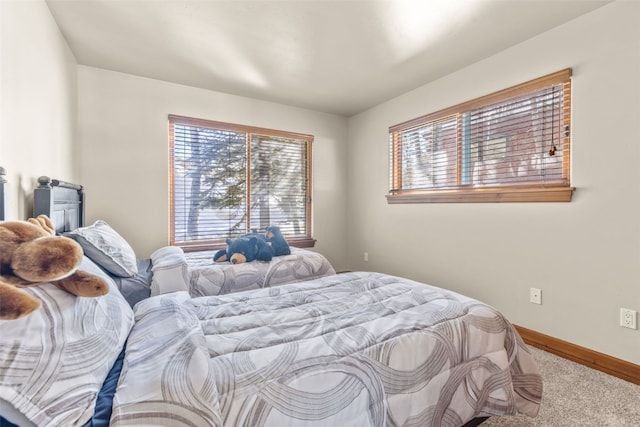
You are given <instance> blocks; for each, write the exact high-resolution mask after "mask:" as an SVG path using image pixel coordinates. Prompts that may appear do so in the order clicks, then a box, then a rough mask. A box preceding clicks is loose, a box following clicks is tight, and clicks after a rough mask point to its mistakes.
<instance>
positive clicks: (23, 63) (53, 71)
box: [0, 0, 78, 219]
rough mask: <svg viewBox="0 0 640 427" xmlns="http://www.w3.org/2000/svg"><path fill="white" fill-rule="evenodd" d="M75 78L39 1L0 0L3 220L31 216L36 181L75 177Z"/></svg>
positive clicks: (52, 23) (70, 57)
mask: <svg viewBox="0 0 640 427" xmlns="http://www.w3.org/2000/svg"><path fill="white" fill-rule="evenodd" d="M76 73H77V63H76V60H75V57H74V56H73V54H72V53H71V50H70V49H69V47H68V46H67V44H66V42H65V40H64V38H63V37H62V34H61V33H60V30H59V29H58V26H57V25H56V23H55V21H54V20H53V17H52V16H51V13H50V12H49V9H48V8H47V5H46V4H45V2H44V1H13V0H0V166H4V167H5V169H7V180H8V181H9V185H8V192H9V204H10V206H9V209H8V212H7V214H8V218H9V219H26V218H27V217H30V216H31V215H32V214H33V193H32V191H33V188H34V186H35V185H36V183H37V178H38V176H41V175H49V176H53V177H55V178H57V179H62V180H65V181H75V180H76V179H77V178H78V174H77V170H78V169H77V167H76V158H75V142H76V141H75V139H76V119H77V114H76V101H77V97H76V91H77V87H76Z"/></svg>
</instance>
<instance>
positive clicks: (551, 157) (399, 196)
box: [387, 69, 574, 203]
mask: <svg viewBox="0 0 640 427" xmlns="http://www.w3.org/2000/svg"><path fill="white" fill-rule="evenodd" d="M570 135H571V70H570V69H566V70H563V71H559V72H557V73H554V74H550V75H548V76H544V77H541V78H539V79H536V80H532V81H530V82H527V83H524V84H521V85H518V86H514V87H512V88H509V89H505V90H502V91H500V92H496V93H494V94H490V95H487V96H484V97H482V98H478V99H475V100H472V101H468V102H465V103H463V104H460V105H456V106H454V107H450V108H447V109H445V110H442V111H439V112H436V113H433V114H428V115H426V116H423V117H419V118H417V119H413V120H410V121H408V122H405V123H401V124H398V125H395V126H391V127H390V128H389V140H390V142H389V147H390V153H389V159H390V168H389V169H390V190H389V195H388V196H387V201H388V203H432V202H520V201H522V202H539V201H570V200H571V195H572V192H573V190H574V188H572V187H571V186H570V181H569V172H570V170H569V166H570V164H569V163H570V161H569V160H570V148H571V147H570V139H571V137H570Z"/></svg>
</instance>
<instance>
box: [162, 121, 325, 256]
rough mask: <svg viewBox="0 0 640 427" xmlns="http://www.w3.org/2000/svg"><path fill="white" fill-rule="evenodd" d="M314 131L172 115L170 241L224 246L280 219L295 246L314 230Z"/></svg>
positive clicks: (193, 246) (308, 243)
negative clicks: (312, 191) (312, 207)
mask: <svg viewBox="0 0 640 427" xmlns="http://www.w3.org/2000/svg"><path fill="white" fill-rule="evenodd" d="M312 142H313V136H311V135H304V134H297V133H292V132H285V131H277V130H271V129H262V128H254V127H250V126H243V125H235V124H230V123H221V122H215V121H209V120H202V119H193V118H188V117H181V116H174V115H170V116H169V145H170V150H169V151H170V169H171V173H170V178H171V180H170V194H171V207H170V210H171V212H170V213H171V230H170V244H172V245H178V246H182V247H184V248H185V249H189V248H191V249H205V248H215V247H219V246H221V245H222V244H223V243H224V242H225V240H226V239H227V238H236V237H239V236H241V235H243V234H245V233H248V232H249V231H251V230H258V231H263V230H264V229H265V227H267V226H269V225H276V226H278V227H280V230H281V231H282V232H283V234H284V236H285V237H286V238H287V240H288V241H289V243H290V244H291V245H294V246H313V243H314V240H313V239H312V238H311V144H312Z"/></svg>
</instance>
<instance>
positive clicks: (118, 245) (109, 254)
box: [65, 220, 138, 277]
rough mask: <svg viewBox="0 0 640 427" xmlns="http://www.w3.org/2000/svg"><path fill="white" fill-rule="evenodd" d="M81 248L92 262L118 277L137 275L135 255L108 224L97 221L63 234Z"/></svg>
mask: <svg viewBox="0 0 640 427" xmlns="http://www.w3.org/2000/svg"><path fill="white" fill-rule="evenodd" d="M65 236H67V237H70V238H72V239H73V240H75V241H76V242H78V243H79V244H80V246H82V249H83V250H84V253H85V255H86V256H88V257H89V258H91V260H92V261H93V262H95V263H96V264H98V265H99V266H100V267H102V268H104V269H105V270H107V271H108V272H109V273H111V274H113V275H115V276H119V277H132V276H135V275H136V273H138V266H137V264H136V254H135V252H134V251H133V249H132V248H131V246H130V245H129V243H127V241H126V240H124V239H123V238H122V236H121V235H119V234H118V232H116V231H115V230H114V229H113V228H111V226H109V224H107V223H106V222H104V221H102V220H98V221H96V222H94V223H93V225H90V226H87V227H81V228H78V229H76V230H73V231H70V232H68V233H65Z"/></svg>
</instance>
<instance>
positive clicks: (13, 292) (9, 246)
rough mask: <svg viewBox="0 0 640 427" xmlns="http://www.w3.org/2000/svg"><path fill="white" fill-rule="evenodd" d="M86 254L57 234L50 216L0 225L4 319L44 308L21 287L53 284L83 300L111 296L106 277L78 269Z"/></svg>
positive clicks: (0, 311)
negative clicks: (84, 298)
mask: <svg viewBox="0 0 640 427" xmlns="http://www.w3.org/2000/svg"><path fill="white" fill-rule="evenodd" d="M83 254H84V253H83V251H82V247H80V245H79V244H78V243H77V242H76V241H74V240H72V239H69V238H67V237H62V236H56V235H55V229H54V227H53V224H52V223H51V220H50V219H49V218H48V217H47V216H46V215H40V216H38V217H37V218H30V219H29V220H28V221H5V222H0V319H4V320H9V319H17V318H19V317H23V316H26V315H27V314H30V313H31V312H33V311H35V310H37V309H38V308H40V306H41V303H40V301H39V300H38V299H37V298H36V297H34V296H33V295H31V294H29V293H28V292H25V291H23V290H21V289H18V288H24V287H29V286H37V285H40V284H43V283H48V282H50V283H53V284H54V285H56V286H57V287H59V288H60V289H63V290H65V291H67V292H69V293H71V294H73V295H76V296H81V297H98V296H101V295H105V294H106V293H108V292H109V286H108V285H107V283H106V282H105V281H104V280H103V279H102V278H100V277H98V276H95V275H93V274H90V273H87V272H84V271H78V270H77V269H78V266H79V265H80V262H81V261H82V257H83Z"/></svg>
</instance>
